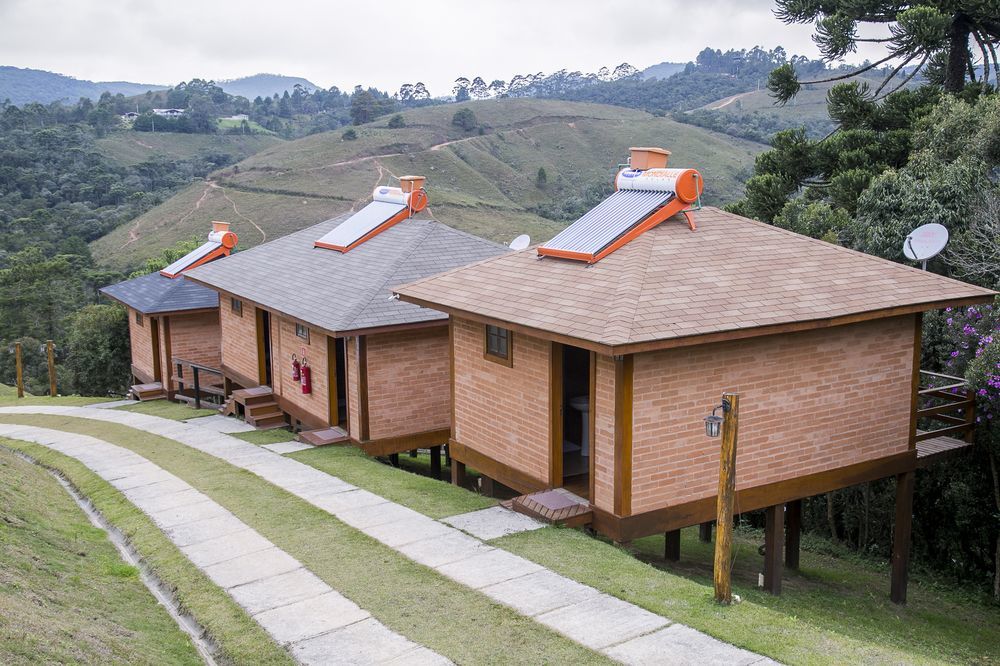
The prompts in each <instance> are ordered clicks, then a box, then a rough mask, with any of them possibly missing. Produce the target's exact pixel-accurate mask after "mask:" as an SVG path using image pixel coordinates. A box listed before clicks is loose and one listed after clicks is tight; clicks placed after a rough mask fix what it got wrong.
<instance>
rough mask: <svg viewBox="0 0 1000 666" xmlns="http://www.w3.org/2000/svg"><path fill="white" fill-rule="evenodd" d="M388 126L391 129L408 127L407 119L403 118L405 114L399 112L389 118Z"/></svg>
mask: <svg viewBox="0 0 1000 666" xmlns="http://www.w3.org/2000/svg"><path fill="white" fill-rule="evenodd" d="M386 126H387V127H388V128H389V129H400V128H403V127H406V121H405V120H403V116H402V115H400V114H398V113H397V114H396V115H394V116H393V117H392V118H389V123H388V125H386Z"/></svg>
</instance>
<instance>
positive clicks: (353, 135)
mask: <svg viewBox="0 0 1000 666" xmlns="http://www.w3.org/2000/svg"><path fill="white" fill-rule="evenodd" d="M340 136H341V138H342V139H344V141H354V140H355V139H357V138H358V133H357V132H355V131H354V128H353V127H350V128H348V129H347V130H346V131H345V132H344V133H343V134H341V135H340Z"/></svg>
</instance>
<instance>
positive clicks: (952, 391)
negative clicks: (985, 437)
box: [915, 370, 976, 442]
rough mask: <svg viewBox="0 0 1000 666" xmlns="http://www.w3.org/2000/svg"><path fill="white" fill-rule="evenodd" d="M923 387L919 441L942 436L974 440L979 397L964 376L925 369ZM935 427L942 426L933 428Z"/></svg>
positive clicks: (920, 397) (922, 374) (918, 412)
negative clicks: (973, 434) (977, 398)
mask: <svg viewBox="0 0 1000 666" xmlns="http://www.w3.org/2000/svg"><path fill="white" fill-rule="evenodd" d="M920 384H921V386H920V388H919V389H918V391H917V427H918V430H917V435H916V437H915V441H917V442H922V441H924V440H927V439H932V438H934V437H942V436H959V437H961V438H962V439H965V440H966V441H972V433H973V430H974V429H975V426H976V395H975V392H973V390H972V389H971V388H969V384H968V382H966V381H965V380H964V379H963V378H961V377H954V376H952V375H945V374H942V373H940V372H930V371H928V370H921V371H920ZM940 424H944V425H940ZM935 425H938V426H939V427H933V428H932V426H935ZM921 426H923V428H921Z"/></svg>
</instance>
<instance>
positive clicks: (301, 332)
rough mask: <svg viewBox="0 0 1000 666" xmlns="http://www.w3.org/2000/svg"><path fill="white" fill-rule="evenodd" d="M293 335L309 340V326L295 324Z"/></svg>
mask: <svg viewBox="0 0 1000 666" xmlns="http://www.w3.org/2000/svg"><path fill="white" fill-rule="evenodd" d="M295 335H296V336H298V337H300V338H302V339H303V340H305V341H306V342H309V327H308V326H303V325H302V324H296V325H295Z"/></svg>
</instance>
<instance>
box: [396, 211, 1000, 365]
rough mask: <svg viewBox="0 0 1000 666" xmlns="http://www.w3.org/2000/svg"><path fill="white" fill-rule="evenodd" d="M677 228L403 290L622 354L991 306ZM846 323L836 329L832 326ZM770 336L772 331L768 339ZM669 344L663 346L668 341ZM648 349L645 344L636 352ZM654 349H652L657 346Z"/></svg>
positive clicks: (739, 224)
mask: <svg viewBox="0 0 1000 666" xmlns="http://www.w3.org/2000/svg"><path fill="white" fill-rule="evenodd" d="M696 220H697V224H698V230H697V231H690V230H689V229H688V227H687V225H686V224H685V223H684V222H683V221H681V218H680V217H674V218H672V219H670V220H667V221H666V222H663V223H662V224H660V225H659V226H657V227H655V228H653V229H651V230H650V231H647V232H646V233H644V234H642V235H641V236H639V237H638V238H636V239H635V240H633V241H632V242H630V243H629V244H628V245H626V246H624V247H622V248H621V249H619V250H617V251H616V252H614V253H613V254H611V255H609V256H607V257H605V258H604V259H602V260H601V261H599V262H597V263H596V264H592V265H587V264H584V263H581V262H578V261H571V260H565V259H557V258H552V257H546V258H544V259H540V258H539V257H538V256H537V253H536V251H535V250H534V249H530V248H529V249H527V250H522V251H520V252H515V253H511V254H509V255H505V256H502V257H499V258H496V259H492V260H489V261H484V262H481V263H479V264H476V265H474V266H469V267H465V268H460V269H458V270H453V271H449V272H447V273H444V274H441V275H438V276H435V277H431V278H427V279H424V280H420V281H417V282H414V283H412V284H408V285H404V286H402V287H400V288H398V289H397V292H398V293H399V294H401V295H402V297H403V299H405V300H412V301H413V302H416V303H420V304H423V305H427V306H428V307H435V306H436V307H440V308H442V309H443V310H445V311H448V312H457V313H469V314H472V315H476V316H478V317H480V318H484V319H489V320H499V321H500V322H507V323H509V324H515V325H520V326H523V327H527V328H530V329H534V330H537V331H544V332H549V333H553V334H558V335H561V336H568V337H571V338H575V339H577V340H581V341H586V342H590V343H594V344H596V345H601V346H602V348H603V349H607V348H613V349H614V350H615V351H616V353H617V352H624V351H626V350H627V349H628V346H629V345H641V346H642V347H643V348H649V347H656V346H671V345H676V344H679V342H678V341H677V339H678V338H690V337H691V336H704V335H711V334H722V333H731V332H734V331H741V330H742V329H754V330H752V331H750V330H742V332H739V333H735V334H733V335H735V336H736V337H744V336H749V335H759V334H765V333H767V332H770V331H774V328H773V327H774V325H782V324H801V325H802V326H801V327H803V328H805V327H808V326H809V325H810V323H811V325H823V322H827V323H835V322H833V321H831V320H834V319H837V318H842V317H850V316H852V315H859V314H860V313H869V315H868V316H875V315H874V314H873V313H875V312H877V311H882V315H881V316H885V315H886V314H888V313H887V312H885V311H886V310H888V309H890V308H896V310H895V311H896V312H898V311H899V310H898V308H900V307H905V306H912V307H911V311H918V310H927V309H932V308H934V307H942V306H943V305H944V304H946V303H949V302H956V301H962V300H963V299H964V300H968V299H978V300H980V301H984V300H988V299H989V298H990V297H992V296H993V295H994V294H993V292H992V291H990V290H988V289H982V288H980V287H976V286H973V285H969V284H965V283H963V282H959V281H957V280H952V279H949V278H945V277H942V276H940V275H935V274H933V273H927V272H924V271H921V270H918V269H916V268H912V267H909V266H903V265H901V264H896V263H893V262H891V261H886V260H884V259H880V258H878V257H873V256H870V255H866V254H862V253H860V252H855V251H852V250H848V249H846V248H842V247H839V246H836V245H832V244H830V243H826V242H823V241H820V240H815V239H812V238H808V237H806V236H801V235H799V234H795V233H792V232H790V231H785V230H783V229H779V228H777V227H773V226H770V225H768V224H763V223H761V222H756V221H754V220H749V219H746V218H743V217H740V216H738V215H733V214H730V213H726V212H724V211H721V210H718V209H715V208H705V209H703V210H702V211H700V212H699V213H697V214H696ZM841 321H843V320H841ZM767 327H770V328H767ZM665 341H671V342H665ZM643 343H646V344H643ZM654 343H655V344H654Z"/></svg>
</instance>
